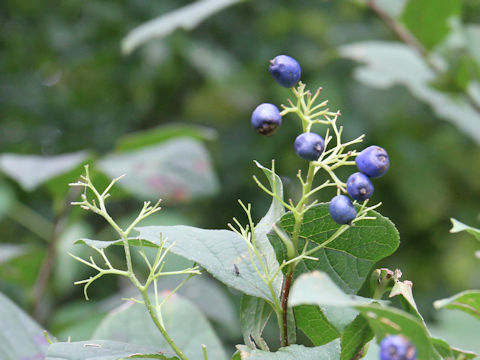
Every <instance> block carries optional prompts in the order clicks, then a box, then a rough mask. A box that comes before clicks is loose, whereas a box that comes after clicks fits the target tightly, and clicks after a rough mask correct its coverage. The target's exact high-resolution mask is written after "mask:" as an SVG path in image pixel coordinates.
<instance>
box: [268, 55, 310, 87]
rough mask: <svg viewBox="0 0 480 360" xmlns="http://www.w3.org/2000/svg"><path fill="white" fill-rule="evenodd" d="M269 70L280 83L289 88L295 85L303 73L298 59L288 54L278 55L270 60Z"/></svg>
mask: <svg viewBox="0 0 480 360" xmlns="http://www.w3.org/2000/svg"><path fill="white" fill-rule="evenodd" d="M268 71H269V72H270V74H272V76H273V77H274V79H275V80H276V81H277V82H278V83H279V84H280V85H282V86H285V87H287V88H289V87H292V86H294V85H295V84H296V83H297V82H298V80H300V75H301V73H302V69H301V68H300V64H299V63H298V62H297V60H295V59H294V58H292V57H290V56H287V55H278V56H277V57H275V58H274V59H273V60H270V66H269V68H268Z"/></svg>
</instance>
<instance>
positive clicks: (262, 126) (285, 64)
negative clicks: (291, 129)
mask: <svg viewBox="0 0 480 360" xmlns="http://www.w3.org/2000/svg"><path fill="white" fill-rule="evenodd" d="M268 70H269V72H270V74H272V76H273V78H274V79H275V80H276V81H277V82H278V83H279V84H280V85H282V86H284V87H287V88H290V87H292V86H294V85H295V84H296V83H297V82H298V80H300V75H301V73H302V70H301V68H300V64H299V63H298V62H297V60H295V59H294V58H292V57H290V56H287V55H278V56H277V57H275V58H274V59H273V60H270V67H269V68H268ZM281 124H282V116H281V115H280V111H279V110H278V108H277V107H276V106H275V105H273V104H270V103H264V104H260V105H258V106H257V108H256V109H255V110H254V111H253V114H252V125H253V127H254V128H255V129H256V130H257V131H258V132H259V133H260V134H262V135H272V134H273V133H274V132H275V131H277V129H278V128H279V126H280V125H281Z"/></svg>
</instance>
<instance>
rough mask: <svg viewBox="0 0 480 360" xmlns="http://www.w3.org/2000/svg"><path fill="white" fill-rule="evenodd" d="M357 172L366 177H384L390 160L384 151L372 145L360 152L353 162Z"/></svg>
mask: <svg viewBox="0 0 480 360" xmlns="http://www.w3.org/2000/svg"><path fill="white" fill-rule="evenodd" d="M355 162H356V164H357V168H358V170H360V172H362V173H364V174H365V175H367V176H368V177H373V178H376V177H380V176H382V175H384V174H385V173H386V172H387V170H388V168H389V166H390V159H389V158H388V154H387V152H386V151H385V149H383V148H381V147H380V146H376V145H372V146H369V147H367V148H366V149H364V150H362V151H361V152H360V154H358V156H357V159H356V160H355Z"/></svg>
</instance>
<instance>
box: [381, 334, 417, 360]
mask: <svg viewBox="0 0 480 360" xmlns="http://www.w3.org/2000/svg"><path fill="white" fill-rule="evenodd" d="M416 359H417V351H416V349H415V346H413V344H412V343H411V342H410V341H409V340H408V339H407V338H406V337H405V336H403V335H389V336H386V337H385V338H383V340H382V341H381V342H380V360H416Z"/></svg>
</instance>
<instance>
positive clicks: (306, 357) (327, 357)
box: [234, 340, 340, 360]
mask: <svg viewBox="0 0 480 360" xmlns="http://www.w3.org/2000/svg"><path fill="white" fill-rule="evenodd" d="M237 348H238V350H239V357H237V358H238V359H252V360H253V359H255V360H292V359H295V360H296V359H298V360H319V359H322V360H339V359H340V341H339V340H334V341H332V342H330V343H328V344H326V345H323V346H317V347H305V346H302V345H290V346H287V347H284V348H280V349H279V350H278V351H276V352H267V351H261V350H252V349H250V348H248V347H247V346H244V345H239V346H237ZM234 359H235V358H234Z"/></svg>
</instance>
